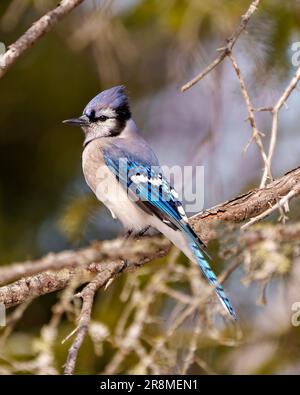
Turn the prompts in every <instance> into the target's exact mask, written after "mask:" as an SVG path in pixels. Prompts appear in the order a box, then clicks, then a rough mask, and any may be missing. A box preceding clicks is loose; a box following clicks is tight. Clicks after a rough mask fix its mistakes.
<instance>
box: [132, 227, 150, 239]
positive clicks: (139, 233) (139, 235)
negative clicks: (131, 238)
mask: <svg viewBox="0 0 300 395" xmlns="http://www.w3.org/2000/svg"><path fill="white" fill-rule="evenodd" d="M149 229H150V225H148V226H145V227H144V229H142V230H140V231H139V232H138V233H137V234H136V236H135V237H138V238H139V237H143V236H145V233H146V232H147V231H148V230H149Z"/></svg>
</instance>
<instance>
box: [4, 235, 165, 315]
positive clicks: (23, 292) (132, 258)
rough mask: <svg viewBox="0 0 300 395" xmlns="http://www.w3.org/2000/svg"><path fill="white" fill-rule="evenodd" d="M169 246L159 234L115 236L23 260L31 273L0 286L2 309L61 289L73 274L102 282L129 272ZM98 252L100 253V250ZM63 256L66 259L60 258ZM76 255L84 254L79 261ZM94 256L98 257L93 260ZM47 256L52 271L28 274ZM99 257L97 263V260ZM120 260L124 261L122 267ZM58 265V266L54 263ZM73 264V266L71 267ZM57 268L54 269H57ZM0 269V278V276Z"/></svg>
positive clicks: (5, 271) (163, 253) (83, 280)
mask: <svg viewBox="0 0 300 395" xmlns="http://www.w3.org/2000/svg"><path fill="white" fill-rule="evenodd" d="M169 248H170V243H169V241H167V240H165V239H163V238H162V237H153V238H150V239H148V238H145V239H142V240H140V241H137V240H128V241H127V242H126V243H124V240H121V239H116V240H113V241H105V242H99V243H94V244H93V245H91V246H89V247H86V248H83V249H81V250H79V251H64V252H60V253H58V254H51V256H49V257H48V258H47V257H46V258H44V259H42V260H39V261H37V262H26V263H24V267H25V270H24V271H26V269H27V270H28V273H30V274H31V275H29V276H27V277H25V278H22V279H21V280H19V281H16V282H14V283H12V284H9V285H6V286H4V287H1V288H0V303H4V305H5V307H6V308H9V307H12V306H15V305H18V304H20V303H23V302H24V301H26V300H28V299H29V298H35V297H37V296H41V295H45V294H47V293H49V292H54V291H58V290H60V289H63V288H65V287H66V286H67V285H68V284H69V283H70V281H71V280H72V279H73V278H74V276H76V278H78V279H79V280H80V283H81V284H84V283H86V282H88V281H89V280H90V279H91V278H92V276H93V273H97V274H99V275H100V277H101V281H102V282H103V284H106V283H107V282H108V281H109V280H110V279H113V278H114V277H115V273H117V272H118V271H120V270H121V269H123V271H130V270H133V269H136V268H137V267H139V266H141V265H143V264H145V263H147V262H149V261H150V260H153V259H155V258H159V257H160V256H164V255H166V254H167V252H168V250H169ZM100 251H101V252H100ZM66 256H68V257H69V259H70V261H69V262H68V261H64V259H65V258H66ZM78 256H79V257H85V259H84V260H83V259H82V258H79V259H78ZM95 257H97V258H98V260H96V261H95V259H94V258H95ZM49 258H50V262H52V264H53V265H54V266H53V269H54V270H47V271H42V272H41V273H37V274H32V273H34V271H35V265H36V264H37V269H38V268H39V267H41V263H44V262H46V263H47V265H46V264H45V266H47V268H49V263H50V262H47V260H48V259H49ZM100 260H101V262H100ZM43 261H44V262H43ZM62 262H65V266H68V267H65V268H63V269H62V268H61V265H62ZM124 262H125V263H126V265H125V268H123V266H124ZM57 264H58V265H57ZM76 264H77V267H75V266H76ZM20 265H22V264H20V263H19V264H16V265H12V266H11V270H12V276H11V277H13V278H15V277H16V274H18V273H19V271H17V273H16V272H14V270H15V268H17V269H18V270H19V267H20ZM59 267H60V269H59V270H55V269H58V268H59ZM2 270H3V272H4V273H5V275H6V278H8V276H7V273H8V270H9V267H7V268H4V269H2ZM2 270H0V278H2Z"/></svg>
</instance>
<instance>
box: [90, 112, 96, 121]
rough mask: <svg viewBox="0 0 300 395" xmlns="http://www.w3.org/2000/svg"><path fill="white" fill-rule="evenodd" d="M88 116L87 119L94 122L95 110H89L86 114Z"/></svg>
mask: <svg viewBox="0 0 300 395" xmlns="http://www.w3.org/2000/svg"><path fill="white" fill-rule="evenodd" d="M88 118H89V120H90V122H95V120H96V119H95V110H92V111H91V112H90V114H89V115H88Z"/></svg>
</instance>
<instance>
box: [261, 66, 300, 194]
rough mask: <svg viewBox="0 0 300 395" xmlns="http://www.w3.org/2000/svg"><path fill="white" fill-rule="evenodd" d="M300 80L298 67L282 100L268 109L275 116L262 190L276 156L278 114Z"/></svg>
mask: <svg viewBox="0 0 300 395" xmlns="http://www.w3.org/2000/svg"><path fill="white" fill-rule="evenodd" d="M299 80H300V67H298V69H297V71H296V73H295V75H294V77H293V78H292V79H291V81H290V83H289V85H288V86H287V87H286V88H285V90H284V92H283V94H282V95H281V96H280V98H279V99H278V101H277V103H276V104H275V106H274V107H271V108H269V109H268V110H269V111H271V112H272V114H273V118H272V129H271V139H270V146H269V152H268V158H267V159H268V160H267V165H265V168H264V172H263V175H262V179H261V183H260V188H263V187H265V186H266V183H267V179H268V173H269V170H268V169H270V168H271V163H272V159H273V155H274V151H275V146H276V140H277V131H278V113H279V111H280V109H281V107H282V106H283V105H284V104H285V103H286V101H287V99H288V98H289V96H290V94H291V93H292V92H293V90H294V89H295V88H296V86H297V84H298V82H299Z"/></svg>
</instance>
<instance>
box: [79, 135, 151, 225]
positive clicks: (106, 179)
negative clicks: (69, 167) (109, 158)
mask: <svg viewBox="0 0 300 395" xmlns="http://www.w3.org/2000/svg"><path fill="white" fill-rule="evenodd" d="M100 148H101V147H100V144H99V142H98V141H97V140H94V141H92V142H90V143H89V144H88V145H87V147H86V148H85V149H84V151H83V154H82V169H83V174H84V177H85V180H86V182H87V184H88V185H89V187H90V188H91V189H92V191H93V192H94V193H95V195H96V196H97V198H98V199H99V200H100V201H101V202H102V203H103V204H104V205H105V206H106V207H107V208H108V209H109V210H110V211H111V212H112V213H114V214H115V216H116V217H117V218H119V220H120V221H121V222H122V224H123V225H124V227H126V228H128V229H135V230H137V231H139V230H142V229H143V228H145V227H146V226H148V225H149V224H150V221H151V219H150V218H151V216H150V215H149V214H147V213H145V212H144V211H143V210H141V209H140V208H139V207H138V206H137V205H136V204H135V203H134V202H133V201H132V200H131V199H130V198H129V197H128V195H127V192H126V191H125V189H124V188H123V187H122V186H121V185H120V184H119V183H118V182H117V180H116V177H115V176H114V174H113V173H112V172H111V171H110V170H109V168H108V167H107V166H106V165H105V163H104V160H103V155H102V153H101V149H100Z"/></svg>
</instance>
